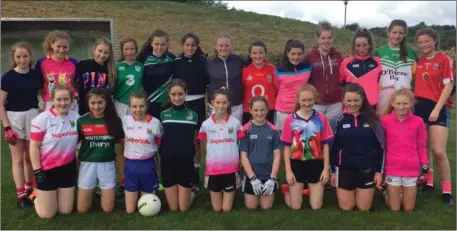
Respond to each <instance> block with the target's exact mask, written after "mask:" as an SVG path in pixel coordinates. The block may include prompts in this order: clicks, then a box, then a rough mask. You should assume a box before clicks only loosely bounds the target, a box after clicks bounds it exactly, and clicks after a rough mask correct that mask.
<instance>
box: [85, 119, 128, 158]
mask: <svg viewBox="0 0 457 231" xmlns="http://www.w3.org/2000/svg"><path fill="white" fill-rule="evenodd" d="M77 130H78V136H79V139H80V140H81V141H82V143H81V148H80V150H79V154H78V159H79V160H80V161H85V162H109V161H113V160H114V159H115V157H116V151H115V144H116V142H119V141H121V140H123V139H124V131H123V129H122V123H121V120H119V128H118V129H117V131H118V134H117V135H116V137H113V136H111V135H110V134H109V133H108V128H107V127H106V125H105V119H104V118H94V117H92V115H91V113H87V114H86V115H83V116H81V117H79V119H78V121H77Z"/></svg>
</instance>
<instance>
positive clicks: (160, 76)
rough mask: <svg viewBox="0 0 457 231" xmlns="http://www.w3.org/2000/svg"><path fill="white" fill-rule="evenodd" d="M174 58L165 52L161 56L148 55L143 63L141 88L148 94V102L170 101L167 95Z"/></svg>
mask: <svg viewBox="0 0 457 231" xmlns="http://www.w3.org/2000/svg"><path fill="white" fill-rule="evenodd" d="M175 58H176V57H175V56H174V55H173V54H172V53H170V52H167V53H166V54H165V55H163V56H160V57H158V56H155V55H153V54H151V55H149V56H148V57H147V58H146V60H145V61H144V71H143V80H142V82H143V88H144V90H145V91H146V92H147V93H148V95H149V96H148V101H149V102H156V103H165V102H168V101H169V100H170V97H169V96H168V93H167V88H168V84H170V82H171V75H172V67H173V61H174V60H175Z"/></svg>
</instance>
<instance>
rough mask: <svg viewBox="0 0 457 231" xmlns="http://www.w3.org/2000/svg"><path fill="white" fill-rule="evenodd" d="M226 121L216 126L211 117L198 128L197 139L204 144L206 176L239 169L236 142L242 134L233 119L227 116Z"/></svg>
mask: <svg viewBox="0 0 457 231" xmlns="http://www.w3.org/2000/svg"><path fill="white" fill-rule="evenodd" d="M226 121H227V122H226V123H225V124H216V118H215V116H214V115H212V116H211V117H210V118H208V119H207V120H205V121H204V122H203V124H202V126H201V127H200V132H199V134H198V138H199V139H200V140H202V141H205V142H206V169H205V175H206V176H212V175H222V174H230V173H234V172H236V171H238V169H239V164H240V156H239V155H240V154H239V151H238V140H239V139H241V138H243V136H244V132H243V129H242V127H241V123H240V121H238V120H237V119H236V118H235V117H233V116H230V115H228V116H227V119H226Z"/></svg>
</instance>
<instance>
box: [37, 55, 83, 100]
mask: <svg viewBox="0 0 457 231" xmlns="http://www.w3.org/2000/svg"><path fill="white" fill-rule="evenodd" d="M77 65H78V62H77V61H76V60H75V59H73V58H70V57H66V58H65V59H64V60H63V61H61V62H57V61H55V60H54V59H52V57H51V56H50V55H48V56H45V57H43V58H41V59H39V60H38V61H37V63H36V65H35V70H37V71H38V72H39V73H41V75H42V77H43V79H44V87H43V101H51V92H52V90H53V89H54V86H56V84H59V85H67V87H68V88H69V89H70V91H71V92H72V93H73V94H78V91H77V90H76V88H75V87H74V86H73V82H72V80H73V79H74V76H75V73H76V66H77Z"/></svg>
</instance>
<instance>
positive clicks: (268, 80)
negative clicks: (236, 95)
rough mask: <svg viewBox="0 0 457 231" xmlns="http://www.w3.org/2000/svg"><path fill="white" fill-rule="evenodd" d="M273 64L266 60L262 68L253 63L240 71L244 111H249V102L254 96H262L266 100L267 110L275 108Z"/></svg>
mask: <svg viewBox="0 0 457 231" xmlns="http://www.w3.org/2000/svg"><path fill="white" fill-rule="evenodd" d="M275 68H276V67H275V66H274V65H273V64H271V63H269V62H267V61H265V65H263V67H262V68H260V69H259V68H257V67H256V66H255V65H254V64H253V63H251V64H249V66H247V67H245V68H243V70H242V71H241V84H242V85H243V93H244V97H243V99H244V101H243V110H244V112H249V111H250V106H249V104H250V102H251V100H252V98H253V97H254V96H263V97H265V99H266V100H267V102H268V110H270V111H271V110H274V109H275V103H276V90H275V85H274V83H273V74H274V71H275Z"/></svg>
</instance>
